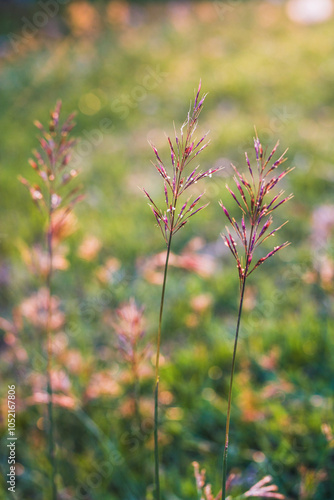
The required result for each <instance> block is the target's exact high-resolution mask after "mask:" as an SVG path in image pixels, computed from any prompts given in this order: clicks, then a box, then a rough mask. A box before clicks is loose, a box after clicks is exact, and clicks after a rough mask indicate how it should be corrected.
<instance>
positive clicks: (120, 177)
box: [0, 1, 334, 500]
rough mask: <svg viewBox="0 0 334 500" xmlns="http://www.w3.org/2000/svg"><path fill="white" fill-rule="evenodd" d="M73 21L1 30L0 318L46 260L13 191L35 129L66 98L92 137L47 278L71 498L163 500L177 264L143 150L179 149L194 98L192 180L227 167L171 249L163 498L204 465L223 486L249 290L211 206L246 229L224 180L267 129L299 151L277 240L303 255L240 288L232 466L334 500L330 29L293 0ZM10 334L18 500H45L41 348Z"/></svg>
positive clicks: (108, 13)
mask: <svg viewBox="0 0 334 500" xmlns="http://www.w3.org/2000/svg"><path fill="white" fill-rule="evenodd" d="M36 9H37V7H36V6H32V7H31V10H29V11H28V12H27V13H26V14H25V15H26V16H27V18H28V19H30V20H31V19H32V18H33V15H34V12H36ZM60 10H61V12H60V13H59V14H58V15H57V16H56V17H54V18H52V19H50V20H49V22H48V23H47V24H45V25H44V26H43V27H42V28H40V29H38V30H37V31H36V33H34V36H32V37H30V38H29V39H23V38H22V27H23V23H22V22H21V21H20V20H18V17H15V20H14V15H13V19H12V25H10V27H9V25H8V23H7V24H6V25H3V34H2V51H1V54H2V59H1V61H0V68H1V78H0V89H1V90H0V92H1V93H0V100H1V113H0V130H1V153H0V178H1V195H0V209H1V223H0V249H1V256H0V282H1V287H0V297H1V309H0V315H1V316H2V317H4V318H6V319H8V320H10V319H11V317H12V310H13V308H15V307H17V306H18V305H19V304H20V303H21V302H22V301H23V300H24V298H25V297H28V296H30V295H32V294H33V293H34V292H35V291H36V290H37V289H38V288H39V287H40V286H41V283H40V282H39V281H38V279H37V278H36V277H35V278H34V277H33V276H32V275H31V273H30V272H28V267H29V262H27V249H29V247H31V246H32V245H34V244H37V243H42V242H41V238H42V235H43V220H42V217H41V215H40V214H39V212H38V210H36V207H35V206H33V204H32V203H31V200H30V198H29V195H28V193H27V191H26V190H25V189H24V188H23V186H22V185H21V184H20V183H19V182H18V176H19V175H23V176H24V177H26V178H29V179H30V180H31V181H32V182H35V178H34V173H33V172H32V171H31V170H32V169H31V168H30V167H29V165H28V158H29V157H30V154H31V150H32V149H33V148H36V147H37V146H38V143H37V139H36V135H37V132H36V129H35V127H34V125H33V121H34V120H35V119H37V120H39V121H41V122H42V123H47V122H48V118H49V111H50V109H51V108H53V107H54V105H55V103H56V100H57V99H61V100H62V102H63V117H64V118H65V116H66V115H67V114H69V113H70V112H71V111H73V110H76V111H77V116H76V122H77V126H76V128H75V129H74V133H75V135H76V136H78V137H80V138H81V141H80V142H79V143H78V145H77V146H76V148H75V154H74V163H75V166H77V167H80V169H81V174H80V182H81V183H82V184H83V191H84V192H85V193H86V197H85V200H84V201H83V202H82V203H81V204H80V205H79V206H78V207H77V209H76V211H75V214H76V218H77V222H76V223H75V224H76V228H77V230H76V232H75V233H74V234H73V235H71V236H70V238H69V240H68V242H67V245H68V248H67V249H66V250H67V254H66V259H67V269H65V270H64V271H61V272H59V273H57V274H56V276H55V280H54V293H55V294H56V295H57V296H58V297H60V299H61V304H62V306H61V309H62V311H63V313H64V315H65V316H66V322H64V326H63V329H62V331H60V332H58V333H57V336H58V342H59V346H60V347H59V352H58V353H57V356H56V361H55V364H56V367H57V369H59V370H61V371H62V373H63V374H64V377H66V380H68V386H67V389H66V390H67V391H68V392H67V394H69V395H71V397H73V400H75V405H74V406H73V407H71V408H64V407H61V406H59V407H56V409H55V421H56V429H57V430H56V440H57V446H58V448H57V456H58V478H57V480H58V484H59V490H60V491H61V496H60V497H59V498H62V499H67V498H73V499H81V498H84V499H93V500H107V499H108V500H109V499H110V500H114V499H115V500H116V499H121V500H130V499H133V500H141V499H147V500H150V499H152V498H153V435H152V415H153V378H154V350H155V339H156V330H157V320H158V314H157V312H158V308H159V299H160V290H161V278H162V269H161V265H160V264H159V262H160V261H159V258H158V257H157V254H159V253H160V252H162V251H164V250H165V246H164V242H163V240H162V238H161V235H160V233H159V230H158V228H157V227H155V220H154V218H153V217H152V213H151V210H150V209H149V207H148V206H147V200H146V199H145V196H144V195H143V192H142V191H141V190H140V189H139V188H142V187H145V189H147V190H148V191H149V192H150V194H151V195H152V196H154V198H156V199H158V200H159V197H160V199H163V196H164V194H163V191H162V189H161V183H160V179H159V176H158V174H157V172H156V170H155V168H154V167H153V166H152V163H151V162H152V161H153V160H154V154H153V152H152V149H151V147H150V145H149V142H152V143H154V145H155V146H156V147H158V148H159V151H160V152H161V154H162V155H164V160H166V163H167V162H168V161H169V150H168V143H167V139H166V135H171V134H173V133H174V132H173V122H174V123H175V126H176V128H177V129H179V127H180V126H181V124H182V122H183V121H184V119H185V118H186V115H187V112H188V110H189V105H190V101H191V100H192V101H193V99H194V92H195V89H197V87H198V83H199V81H200V80H201V81H202V89H203V91H204V92H205V93H208V95H207V97H206V100H205V107H204V110H203V112H202V114H201V118H200V123H199V131H198V135H199V136H202V135H204V133H205V132H207V131H208V130H210V134H209V138H210V140H211V142H210V147H209V148H207V149H206V150H205V151H204V152H203V153H202V154H201V156H200V161H201V167H202V169H203V170H204V169H209V168H211V167H217V166H220V165H223V166H224V167H225V168H224V170H222V171H221V172H220V173H219V174H218V175H217V176H215V177H213V178H212V179H207V181H206V182H205V186H204V185H202V186H200V185H199V186H198V187H195V189H194V191H193V194H194V196H196V194H200V193H201V188H203V189H205V191H206V193H205V196H204V199H205V202H210V205H209V206H208V207H207V208H206V209H205V210H203V211H202V212H201V213H200V214H198V216H196V217H197V218H196V219H194V220H192V221H191V222H189V224H187V226H186V227H185V228H184V230H182V232H180V233H178V234H177V235H176V236H175V240H174V248H173V249H172V251H173V253H174V254H175V255H177V256H179V257H180V258H179V259H177V258H176V257H175V263H174V265H172V266H171V268H170V272H169V276H168V286H167V294H166V308H165V317H164V325H163V340H162V354H163V365H162V371H161V391H162V399H161V408H162V410H161V414H162V426H161V443H162V444H161V448H162V458H161V474H162V491H163V498H164V499H166V500H177V499H182V500H190V499H195V498H197V497H196V485H195V480H194V477H193V468H192V465H191V464H192V462H193V461H194V460H196V461H198V462H199V463H200V464H201V466H203V467H205V468H206V470H207V477H208V480H209V482H210V483H211V484H212V487H213V491H214V492H216V493H218V491H219V488H220V484H221V483H220V477H221V463H222V451H223V444H224V431H225V418H226V409H227V391H228V378H229V370H230V363H231V355H232V349H233V336H234V329H235V321H236V315H237V307H238V302H237V298H238V281H237V274H236V269H235V263H234V261H233V260H232V258H231V256H230V255H229V253H228V250H227V249H226V247H225V246H224V242H223V240H222V238H221V237H220V233H221V232H222V231H223V230H224V226H225V223H226V221H225V218H224V214H223V212H222V210H221V208H220V207H219V205H218V201H219V200H220V199H222V200H223V201H224V203H225V204H226V206H227V207H228V208H229V209H230V210H231V211H232V213H233V204H232V201H231V199H230V197H229V195H228V192H227V190H226V189H225V184H226V182H228V183H230V184H231V183H232V182H233V181H232V177H233V170H232V168H231V166H230V164H231V162H233V163H234V164H235V165H237V167H238V169H239V170H240V171H244V172H246V168H247V165H246V163H245V157H244V151H248V154H249V157H250V158H251V161H253V162H254V161H255V157H254V151H253V148H252V146H253V137H254V135H255V131H254V127H256V130H257V133H258V135H259V137H260V139H261V141H262V143H263V144H266V145H268V151H269V150H271V149H270V148H272V147H273V146H274V145H275V143H276V141H277V140H279V141H280V146H279V150H280V152H281V153H283V152H284V150H285V149H286V148H289V150H288V152H287V156H288V161H287V164H286V165H288V166H292V167H295V169H294V171H293V172H292V173H291V174H290V175H289V176H288V177H287V178H286V179H284V181H283V183H284V186H283V187H284V189H285V190H286V193H287V194H290V193H291V192H293V193H294V198H293V200H292V201H290V202H289V203H288V204H285V205H283V206H282V208H281V211H280V213H279V214H278V218H277V219H276V224H277V225H280V224H282V223H283V222H284V221H285V220H287V219H288V220H289V224H287V225H286V226H284V228H282V230H281V231H280V233H279V234H278V235H277V236H276V238H277V239H276V241H275V244H279V243H283V242H284V241H286V240H289V241H290V242H291V245H290V246H289V247H288V248H287V249H285V250H284V251H283V252H282V253H279V254H278V255H277V256H276V257H275V259H273V260H272V261H270V262H266V263H265V264H264V265H263V266H261V268H260V269H259V270H258V272H257V275H254V276H253V275H252V276H251V277H250V278H249V289H248V292H247V296H246V300H245V310H244V317H243V322H242V326H241V341H240V345H239V352H238V359H237V368H236V379H235V382H236V383H235V387H234V400H233V406H232V427H231V437H230V441H231V443H230V451H229V470H230V471H233V472H235V473H240V474H241V477H240V478H239V479H238V480H237V481H236V484H235V488H236V491H240V494H241V493H242V492H243V491H246V490H247V486H249V485H250V484H252V483H254V482H255V480H257V479H260V478H261V477H263V476H264V475H266V474H270V475H271V476H272V477H273V479H274V482H275V483H276V484H277V485H278V486H279V490H280V492H281V493H283V494H284V495H286V496H287V498H289V499H300V500H311V499H312V500H323V499H330V498H334V480H333V477H334V438H333V432H334V422H333V390H334V369H333V355H334V321H333V279H334V260H333V259H334V255H333V228H334V202H333V182H334V165H333V162H334V141H333V131H334V93H333V81H334V58H333V53H334V38H333V34H332V33H333V29H334V20H333V19H332V20H329V21H327V22H324V23H321V24H314V25H301V24H297V23H295V22H293V21H291V20H290V19H289V18H288V16H287V14H286V10H285V7H284V4H281V3H280V2H252V1H250V2H245V3H243V2H226V3H223V2H211V3H210V2H188V3H182V2H173V3H167V4H160V3H159V4H158V3H157V4H154V3H148V4H144V5H142V4H133V5H132V4H131V5H130V4H127V3H126V2H109V3H106V4H99V3H96V4H90V3H86V2H84V1H80V2H69V3H68V5H66V6H64V7H62V8H61V9H60ZM8 33H12V34H13V33H15V34H17V35H18V36H19V37H20V41H18V39H17V38H15V37H14V38H13V36H12V35H10V36H9V37H8ZM201 134H202V135H201ZM268 248H269V249H271V247H270V246H268ZM268 251H269V250H268ZM182 257H184V258H183V260H182ZM30 267H31V266H30ZM65 267H66V266H65ZM131 297H134V298H135V300H136V303H137V304H138V305H140V306H144V308H145V309H144V316H145V325H146V326H145V330H146V334H145V337H144V339H143V340H142V341H141V342H142V345H143V346H146V345H148V349H149V351H148V353H147V356H146V358H145V361H143V363H142V365H141V371H140V380H141V382H140V400H139V406H140V411H141V424H140V426H139V427H138V425H137V424H136V423H135V422H134V414H133V406H132V398H133V392H132V385H131V373H130V371H129V367H128V366H127V364H126V363H125V362H124V360H123V359H122V356H121V355H120V353H119V350H118V348H117V345H118V344H117V338H116V334H115V331H114V330H113V328H112V326H110V322H108V315H110V314H113V312H114V311H115V309H116V308H118V307H120V305H121V304H122V303H124V302H125V301H128V300H129V299H130V298H131ZM17 335H18V337H19V347H17V349H18V350H20V351H19V353H16V354H15V353H14V354H12V353H11V347H10V342H9V340H8V332H7V333H6V329H3V330H1V332H0V347H1V351H0V369H1V372H2V377H1V380H2V381H3V383H2V387H1V393H2V396H3V404H2V409H1V422H2V424H3V425H2V431H3V436H4V439H5V432H6V419H7V414H6V411H7V410H6V406H5V405H6V400H5V396H6V391H7V384H16V386H17V392H18V401H19V405H18V408H17V430H18V435H19V440H18V443H17V462H18V464H19V467H18V477H17V498H18V499H21V498H22V499H30V498H34V499H36V500H42V499H43V500H44V499H47V498H48V497H47V493H46V492H47V490H48V474H49V465H48V461H47V459H46V450H47V442H46V436H45V432H44V430H45V428H46V423H45V414H44V412H45V409H44V406H43V405H38V404H37V405H36V404H32V403H31V395H32V394H33V392H34V390H36V384H35V385H34V383H35V382H36V378H34V377H38V374H41V372H42V371H43V363H41V361H40V360H41V358H42V357H43V349H44V348H43V337H42V336H41V335H40V334H39V333H38V332H37V331H35V330H34V328H32V327H31V325H28V324H26V322H25V321H22V325H21V328H20V331H19V333H17ZM20 353H21V357H20V355H19V354H20ZM24 353H25V354H24ZM12 356H14V357H12ZM29 398H30V399H29ZM1 445H2V446H3V441H2V442H1ZM3 449H4V448H2V450H3ZM1 466H2V467H1V468H2V471H3V477H2V479H1V482H0V485H1V486H0V488H2V492H1V491H0V498H4V499H6V498H12V497H11V496H10V493H8V491H7V486H6V482H5V479H4V478H5V474H6V470H7V456H6V453H2V452H1Z"/></svg>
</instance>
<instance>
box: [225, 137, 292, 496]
mask: <svg viewBox="0 0 334 500" xmlns="http://www.w3.org/2000/svg"><path fill="white" fill-rule="evenodd" d="M278 144H279V143H278V142H277V143H276V145H275V147H274V149H273V150H272V152H271V153H270V154H269V156H268V157H267V158H265V154H264V152H263V148H262V145H261V143H260V141H259V138H258V137H257V135H256V138H255V139H254V148H255V155H256V164H257V179H256V178H255V176H254V174H253V169H252V167H251V164H250V161H249V159H248V156H247V153H246V161H247V165H248V170H249V173H250V179H249V180H247V179H246V177H245V175H244V174H240V173H239V171H238V170H237V169H236V167H235V166H234V165H232V167H233V169H234V171H235V176H234V181H235V184H236V187H237V190H238V196H236V195H235V193H234V192H233V191H232V190H231V189H230V188H229V187H228V186H226V187H227V189H228V191H229V192H230V194H231V196H232V198H233V200H234V201H235V203H236V204H237V206H238V208H239V210H241V212H242V216H241V221H240V222H239V224H238V223H237V221H236V220H235V218H234V217H231V216H230V214H229V212H228V210H227V208H226V207H225V206H224V205H223V203H222V202H220V206H221V207H222V209H223V211H224V213H225V216H226V217H227V219H228V221H229V223H230V225H231V226H232V228H233V230H234V232H235V234H236V235H237V237H238V239H239V240H240V242H241V247H242V250H241V253H240V252H239V251H238V249H237V244H236V241H235V239H234V238H233V236H232V235H231V233H230V231H229V228H228V227H227V226H226V233H227V234H226V235H222V236H223V238H224V239H225V244H226V245H227V246H228V248H229V249H230V251H231V252H232V255H233V257H234V258H235V260H236V263H237V269H238V274H239V285H240V299H239V311H238V319H237V326H236V332H235V338H234V348H233V355H232V365H231V374H230V383H229V391H228V403H227V415H226V430H225V446H224V453H223V471H222V500H225V499H226V477H227V455H228V447H229V432H230V418H231V403H232V389H233V377H234V370H235V362H236V355H237V347H238V338H239V329H240V322H241V315H242V306H243V301H244V295H245V288H246V279H247V277H248V276H249V275H250V274H251V273H252V272H253V271H254V270H255V269H257V268H258V267H259V266H260V265H261V264H263V262H265V261H266V260H267V259H268V258H269V257H271V256H273V255H274V254H275V253H276V252H278V251H279V250H281V249H282V248H285V247H286V246H288V245H289V243H288V242H285V243H283V244H282V245H279V246H276V247H274V249H273V250H272V251H271V252H269V253H268V254H267V255H266V256H265V257H261V258H260V259H259V260H258V261H257V262H256V263H255V264H254V263H253V256H254V251H255V250H256V248H257V247H259V246H260V245H261V244H262V243H263V242H264V241H265V240H267V239H268V238H269V237H271V236H275V234H276V232H277V231H278V230H279V229H280V228H281V227H282V226H284V225H285V224H286V222H285V223H284V224H282V225H281V226H280V227H278V228H276V229H274V230H272V231H271V232H268V230H269V227H270V226H271V224H272V223H273V218H272V212H273V211H274V210H276V208H278V207H279V206H280V205H282V204H283V203H285V202H287V201H288V200H289V199H291V197H292V195H289V196H287V197H285V198H283V199H281V198H282V195H283V194H284V191H283V190H281V191H279V193H278V194H276V195H275V196H274V197H273V198H272V199H271V201H269V202H267V195H268V193H269V192H270V191H271V190H272V189H273V188H274V187H275V186H276V185H277V184H278V182H279V181H280V180H281V179H283V177H285V175H286V174H288V173H289V172H290V171H291V170H292V169H291V168H290V169H289V168H288V169H286V170H284V171H283V172H282V173H281V174H280V175H277V176H275V171H276V169H277V167H278V166H279V165H281V164H282V163H283V162H284V161H285V160H286V158H285V153H286V151H285V152H284V153H283V154H282V155H281V156H280V157H279V158H278V160H276V161H275V162H274V163H272V164H271V163H270V162H271V159H272V157H273V156H274V154H275V153H276V150H277V148H278Z"/></svg>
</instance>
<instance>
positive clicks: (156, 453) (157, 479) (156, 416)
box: [154, 231, 173, 500]
mask: <svg viewBox="0 0 334 500" xmlns="http://www.w3.org/2000/svg"><path fill="white" fill-rule="evenodd" d="M172 236H173V232H172V231H170V233H169V240H168V244H167V254H166V261H165V270H164V279H163V283H162V291H161V301H160V313H159V326H158V339H157V354H156V362H155V390H154V461H155V497H156V500H160V477H159V443H158V426H159V361H160V345H161V325H162V313H163V309H164V301H165V290H166V282H167V271H168V261H169V255H170V249H171V244H172Z"/></svg>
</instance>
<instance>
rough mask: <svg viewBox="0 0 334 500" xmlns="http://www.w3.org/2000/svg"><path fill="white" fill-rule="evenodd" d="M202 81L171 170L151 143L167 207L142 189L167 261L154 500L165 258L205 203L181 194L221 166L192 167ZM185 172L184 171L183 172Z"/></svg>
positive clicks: (199, 144)
mask: <svg viewBox="0 0 334 500" xmlns="http://www.w3.org/2000/svg"><path fill="white" fill-rule="evenodd" d="M200 93H201V83H200V84H199V87H198V91H197V94H196V97H195V101H194V105H193V107H192V110H191V111H189V112H188V116H187V119H186V121H185V122H184V123H183V125H182V127H181V131H180V134H179V135H177V134H176V131H175V141H172V140H171V139H170V137H168V144H169V149H170V157H171V172H170V173H169V171H168V170H167V168H166V167H165V165H164V163H163V161H162V160H161V158H160V156H159V153H158V151H157V149H156V147H155V146H153V145H152V148H153V151H154V154H155V157H156V162H155V163H154V166H155V168H156V169H157V171H158V173H159V174H160V176H161V177H162V179H163V184H164V187H163V189H164V197H165V203H166V206H165V207H164V209H160V208H158V206H157V205H156V203H155V202H154V201H153V200H152V198H151V196H150V195H149V194H148V193H147V191H145V190H144V189H143V191H144V193H145V195H146V196H147V198H148V200H149V205H150V207H151V210H152V212H153V214H154V217H155V219H156V221H157V224H158V227H159V228H160V231H161V233H162V236H163V238H164V240H165V243H166V245H167V253H166V260H165V266H164V278H163V284H162V293H161V302H160V314H159V326H158V337H157V352H156V368H155V393H154V394H155V395H154V399H155V418H154V454H155V487H156V489H155V491H156V500H160V486H159V453H158V394H159V357H160V343H161V324H162V313H163V307H164V297H165V289H166V279H167V270H168V261H169V255H170V249H171V244H172V238H173V236H174V234H176V233H177V232H178V231H179V230H180V229H181V228H182V227H184V226H185V224H186V223H187V222H188V221H189V219H190V218H191V217H192V216H193V215H195V214H196V213H198V212H199V211H200V210H202V209H203V208H205V207H206V206H207V204H204V205H202V206H199V205H200V201H201V198H202V196H203V195H204V193H202V194H201V195H200V196H198V197H197V198H196V199H195V200H193V201H191V197H189V198H188V199H186V200H185V201H184V202H183V203H182V205H181V203H179V201H180V197H181V196H182V195H183V193H184V192H185V191H186V190H187V189H188V188H190V187H191V186H192V185H193V184H196V183H197V182H198V181H199V180H201V179H204V178H205V177H211V176H212V174H214V173H215V172H217V171H218V170H220V168H215V169H210V170H207V171H205V172H201V171H199V166H198V165H197V166H195V167H194V166H193V165H192V166H191V167H190V168H189V165H190V164H191V163H192V164H194V160H195V158H196V157H197V156H198V155H199V154H200V153H201V152H202V151H203V150H204V149H205V148H206V147H207V145H208V143H207V142H205V140H206V137H207V134H205V135H204V136H203V137H202V138H201V139H200V140H196V138H195V136H194V135H195V131H196V129H197V124H198V118H199V115H200V113H201V111H202V108H203V104H204V100H205V97H206V96H205V95H204V96H200ZM186 171H187V172H186Z"/></svg>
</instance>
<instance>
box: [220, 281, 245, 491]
mask: <svg viewBox="0 0 334 500" xmlns="http://www.w3.org/2000/svg"><path fill="white" fill-rule="evenodd" d="M245 285H246V275H245V276H244V278H243V280H242V285H241V291H240V303H239V313H238V321H237V328H236V332H235V339H234V348H233V357H232V366H231V376H230V386H229V391H228V403H227V416H226V431H225V447H224V457H223V484H222V500H225V498H226V473H227V453H228V444H229V433H230V417H231V401H232V386H233V376H234V368H235V359H236V354H237V347H238V338H239V328H240V320H241V313H242V305H243V301H244V295H245Z"/></svg>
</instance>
